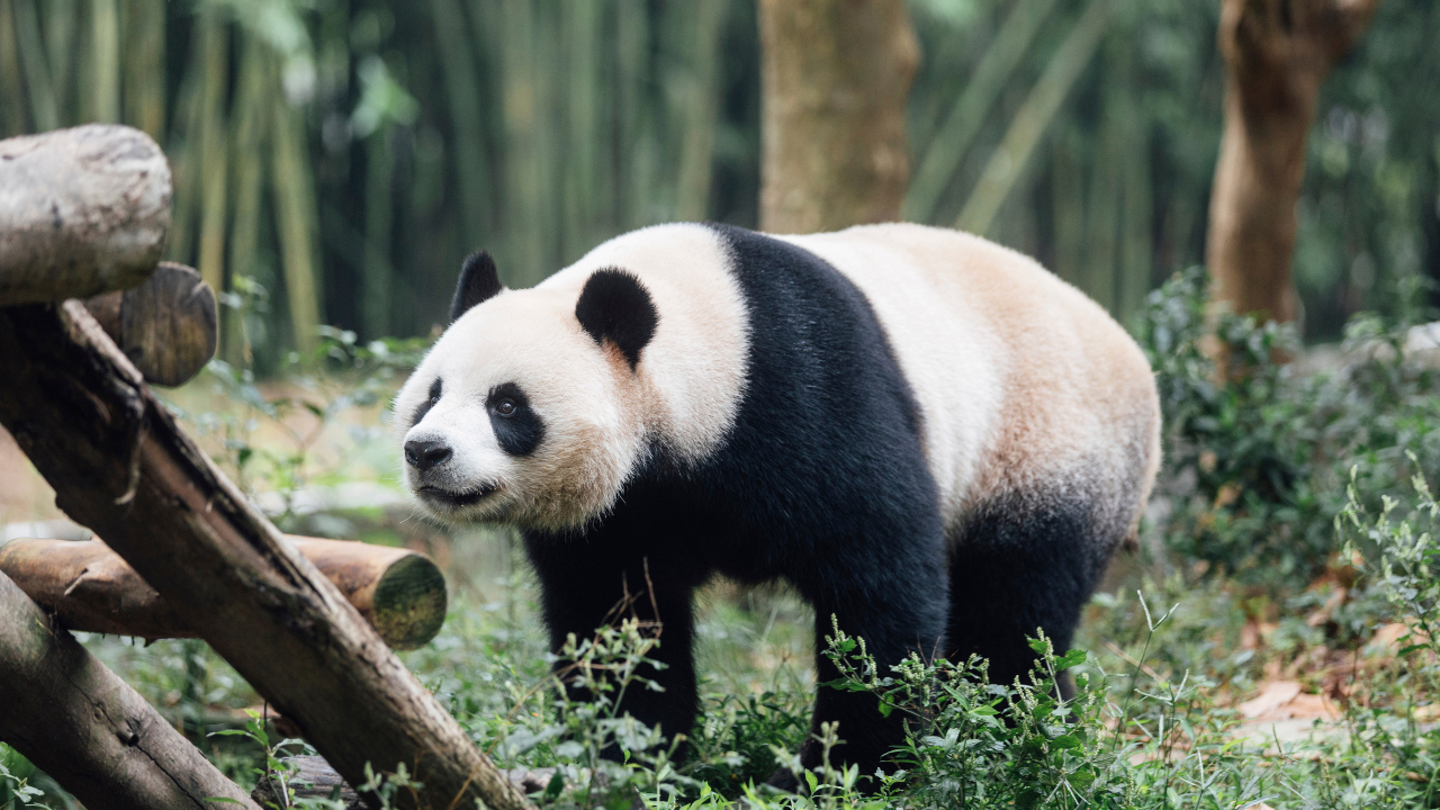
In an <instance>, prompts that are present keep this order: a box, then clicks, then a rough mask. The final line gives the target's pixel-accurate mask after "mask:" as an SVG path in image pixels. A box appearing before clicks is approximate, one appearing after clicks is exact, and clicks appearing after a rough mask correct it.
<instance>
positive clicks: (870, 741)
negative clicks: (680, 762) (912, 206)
mask: <svg viewBox="0 0 1440 810" xmlns="http://www.w3.org/2000/svg"><path fill="white" fill-rule="evenodd" d="M450 314H451V318H452V322H451V324H450V326H449V328H448V329H447V330H446V331H445V332H444V334H443V335H442V336H441V337H440V338H439V340H438V341H437V342H436V343H435V345H434V347H433V348H432V349H431V350H430V352H429V353H428V354H427V355H426V356H425V358H424V360H423V361H422V362H421V363H420V364H419V366H418V367H417V368H416V369H415V371H414V373H413V375H412V376H411V377H410V378H409V380H408V381H407V382H406V384H405V386H404V387H403V389H402V390H401V392H400V393H399V395H398V397H397V399H396V415H397V418H398V420H399V421H400V423H401V426H402V427H403V429H404V438H403V455H404V459H405V465H404V470H405V472H404V476H405V480H406V482H407V484H408V485H409V488H410V489H411V491H412V492H413V494H414V496H415V497H416V499H417V500H418V502H419V504H420V505H421V506H422V507H423V509H424V510H425V511H426V512H428V513H429V514H430V515H432V516H433V517H434V518H437V519H439V520H441V521H445V522H449V523H455V524H468V523H477V522H480V523H501V524H509V525H512V526H515V527H518V528H519V530H520V532H521V533H522V535H523V538H524V547H525V551H526V553H527V555H528V557H529V559H530V562H531V563H532V564H533V566H534V569H535V572H536V574H537V575H538V580H539V585H540V601H541V606H542V609H543V616H544V620H545V623H546V625H547V627H548V630H549V635H550V639H551V644H552V646H553V648H554V650H555V651H556V652H559V651H560V649H561V646H562V645H563V644H564V642H565V639H566V636H567V634H570V633H574V634H576V636H577V637H579V638H582V639H583V638H587V637H589V636H590V635H591V634H593V632H594V631H595V630H596V628H597V627H599V626H601V625H603V624H605V623H606V622H607V621H613V620H614V614H613V612H612V611H613V609H614V608H615V607H616V605H617V604H618V603H620V602H621V601H622V599H625V598H626V596H627V594H630V595H635V594H637V593H643V592H645V591H649V593H645V594H644V595H643V596H641V598H638V599H633V600H632V602H631V605H632V610H633V611H634V612H635V613H636V615H637V616H638V618H641V619H642V620H649V621H656V622H659V623H660V626H661V627H662V628H663V629H662V631H661V632H662V635H661V643H660V645H659V648H658V650H657V652H656V657H658V659H659V660H661V661H662V662H663V663H664V664H665V665H666V666H665V668H663V669H659V670H652V671H649V672H647V673H645V674H646V676H647V677H650V678H652V679H653V680H654V681H656V682H657V683H658V684H659V685H660V686H662V687H663V691H662V690H650V689H631V690H627V691H626V692H625V694H624V699H623V704H622V709H623V710H624V711H627V712H629V713H630V714H631V715H633V716H634V717H635V718H636V719H638V720H640V721H642V722H644V723H647V724H657V723H658V724H659V725H660V726H661V727H662V729H663V731H664V732H665V733H666V734H667V735H676V734H684V733H685V732H687V731H688V730H689V729H690V727H691V725H692V723H693V721H694V720H695V715H696V711H697V692H696V683H695V667H694V664H693V660H692V654H691V647H692V641H693V637H694V618H693V612H692V605H691V597H692V594H693V593H694V592H695V589H696V588H698V587H699V586H701V585H702V584H704V583H705V582H706V581H707V580H710V579H711V578H712V577H714V576H715V575H717V574H718V575H723V576H725V577H729V578H732V579H734V580H738V581H740V582H742V583H759V582H764V581H769V580H776V579H781V580H785V581H787V582H789V583H790V584H791V585H792V586H793V587H794V589H795V590H796V591H798V592H799V593H800V594H801V595H802V596H803V597H804V598H805V599H806V600H808V601H809V602H810V604H811V605H813V606H814V609H815V621H816V629H815V635H816V638H817V640H822V639H823V638H824V636H825V635H826V634H827V633H830V632H831V621H832V616H833V617H834V619H835V621H837V622H838V625H839V627H840V628H841V629H843V630H844V631H845V632H846V633H848V634H851V635H853V636H859V637H863V638H864V639H865V642H866V644H867V646H868V649H869V651H870V652H871V653H872V654H873V655H874V656H875V658H876V660H877V662H878V663H879V664H881V665H882V667H883V666H888V665H893V664H895V663H898V662H899V661H901V660H902V659H904V658H905V657H906V656H908V655H909V654H911V653H919V654H921V655H923V656H927V657H933V656H934V655H936V654H943V655H948V656H958V657H965V656H969V655H970V654H972V653H977V654H979V655H981V656H984V657H986V658H988V659H989V662H990V664H989V673H990V677H991V679H992V681H996V682H1002V683H1009V682H1012V681H1013V679H1015V678H1018V677H1024V676H1025V675H1026V674H1027V673H1028V672H1029V670H1030V668H1031V667H1032V665H1033V663H1034V660H1035V659H1034V653H1033V652H1032V650H1031V649H1030V647H1029V646H1028V644H1027V641H1026V639H1027V636H1034V635H1035V633H1036V630H1037V628H1039V629H1043V630H1044V632H1045V634H1046V635H1047V636H1049V638H1050V639H1052V640H1053V642H1054V645H1055V647H1056V649H1058V650H1064V649H1066V648H1067V647H1068V645H1069V644H1070V642H1071V638H1072V633H1073V631H1074V629H1075V626H1076V623H1077V621H1078V619H1079V615H1080V612H1081V608H1082V606H1083V605H1084V604H1085V603H1086V601H1087V600H1088V598H1089V596H1090V594H1091V591H1092V589H1093V588H1094V587H1095V584H1096V581H1097V579H1098V578H1099V577H1100V575H1101V573H1102V571H1103V569H1104V568H1105V566H1106V564H1107V562H1108V560H1109V558H1110V556H1111V553H1112V552H1113V551H1114V550H1115V548H1116V546H1117V545H1118V544H1119V543H1120V542H1121V541H1122V540H1123V539H1124V538H1126V536H1127V535H1128V534H1130V533H1132V532H1134V531H1135V530H1136V525H1137V521H1138V518H1139V515H1140V512H1141V509H1142V506H1143V504H1144V503H1145V500H1146V498H1147V496H1148V493H1149V490H1150V487H1151V484H1152V482H1153V480H1154V477H1155V471H1156V467H1157V464H1158V462H1159V458H1160V452H1159V423H1160V415H1159V405H1158V399H1157V396H1156V388H1155V383H1154V380H1153V377H1152V374H1151V371H1150V368H1149V367H1148V365H1147V363H1146V360H1145V358H1144V356H1143V354H1142V353H1141V351H1140V349H1139V348H1138V347H1137V346H1136V345H1135V343H1134V342H1133V341H1132V340H1131V339H1130V338H1129V336H1127V335H1126V333H1125V332H1124V330H1122V329H1121V328H1120V327H1119V326H1118V325H1117V324H1116V323H1115V322H1114V321H1113V320H1112V319H1111V318H1110V317H1109V316H1108V315H1107V314H1106V313H1105V311H1104V310H1103V309H1101V308H1100V307H1099V306H1098V305H1096V304H1095V303H1094V302H1092V301H1091V300H1089V299H1088V298H1086V297H1085V296H1084V295H1083V294H1081V293H1080V292H1079V291H1077V290H1076V289H1074V288H1073V287H1071V286H1069V285H1068V284H1066V283H1064V282H1062V281H1061V280H1059V279H1058V278H1056V277H1055V276H1053V275H1051V274H1050V273H1049V272H1047V271H1046V270H1044V269H1043V268H1042V267H1041V266H1040V265H1039V264H1037V263H1036V262H1034V261H1032V260H1031V259H1029V258H1026V257H1025V256H1023V255H1021V254H1019V253H1016V252H1013V251H1011V250H1008V249H1006V248H1003V247H1000V246H998V245H995V244H993V243H991V242H987V241H985V240H983V239H981V238H978V237H976V236H972V235H969V234H965V233H958V232H955V231H949V230H943V229H938V228H930V227H923V226H917V225H907V224H887V225H871V226H860V227H854V228H850V229H848V230H845V231H841V232H838V233H826V234H815V235H806V236H769V235H764V234H760V233H755V232H752V231H749V230H744V229H741V228H737V227H729V226H723V225H711V224H673V225H660V226H654V227H649V228H645V229H643V230H639V231H635V232H632V233H628V234H625V235H622V236H619V237H617V238H615V239H612V240H611V241H608V242H605V243H604V244H602V245H600V246H599V247H596V248H595V249H594V250H592V251H591V252H590V253H588V254H587V255H586V256H585V257H584V258H582V259H580V260H579V261H577V262H576V263H575V264H573V265H571V266H569V267H567V268H565V269H563V270H561V271H559V272H557V273H555V274H554V275H553V276H550V277H549V278H548V279H546V280H545V281H544V282H542V283H541V284H539V285H538V286H536V287H534V288H533V289H528V290H510V289H506V288H504V287H503V286H502V285H501V283H500V280H499V278H498V276H497V271H496V267H495V264H494V262H493V261H492V260H491V259H490V258H489V256H488V255H485V254H476V255H473V256H471V257H470V258H469V259H467V260H466V261H465V263H464V264H463V266H462V269H461V274H460V279H459V284H458V287H457V289H456V292H455V297H454V303H453V305H452V307H451V313H450ZM821 643H822V644H823V642H821ZM563 664H564V662H563V661H562V662H560V664H557V666H563ZM816 668H817V681H818V682H820V683H822V684H823V683H825V682H827V681H831V680H833V679H834V678H835V677H837V672H836V670H835V667H834V666H833V664H832V663H831V662H830V661H829V660H828V659H827V658H826V657H825V656H824V655H820V654H819V653H818V652H817V656H816ZM829 721H839V736H840V737H841V738H842V739H843V740H844V741H845V743H844V745H842V746H840V747H839V748H837V749H836V753H838V756H839V758H840V759H842V760H844V761H845V762H847V763H853V764H858V765H859V766H860V772H861V773H862V774H871V773H874V772H875V769H876V767H877V766H880V765H882V764H883V763H882V761H883V759H884V757H885V755H886V753H887V752H888V750H889V749H891V748H892V747H893V746H895V745H896V744H897V743H899V742H901V741H902V735H903V726H902V725H901V722H902V721H901V720H900V717H899V713H895V714H893V715H892V716H891V717H890V718H888V719H887V718H885V717H882V716H881V714H880V712H879V711H878V710H877V706H876V700H875V698H874V697H872V696H868V695H865V694H859V693H849V692H842V691H839V690H836V689H833V688H829V687H824V686H822V687H819V688H818V694H817V697H816V702H815V710H814V724H815V728H816V729H818V728H819V725H820V724H821V723H824V722H829ZM832 756H834V754H832ZM819 757H820V749H819V748H818V747H817V746H816V745H814V744H813V741H812V743H809V744H807V745H806V746H805V747H804V748H802V751H801V759H802V762H803V764H804V765H805V766H806V767H812V766H815V765H817V764H818V759H819ZM778 781H779V783H781V784H786V783H787V782H786V778H785V777H784V776H783V775H782V776H780V777H779V778H778ZM790 784H793V783H790Z"/></svg>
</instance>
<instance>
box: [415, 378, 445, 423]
mask: <svg viewBox="0 0 1440 810" xmlns="http://www.w3.org/2000/svg"><path fill="white" fill-rule="evenodd" d="M439 401H440V378H439V377H436V378H435V382H433V383H430V398H429V399H427V400H425V401H424V402H422V403H420V407H418V408H416V409H415V413H414V414H413V415H412V416H411V417H410V427H415V426H416V425H418V424H420V420H421V419H424V418H425V414H427V413H429V412H430V409H431V408H433V407H435V403H437V402H439Z"/></svg>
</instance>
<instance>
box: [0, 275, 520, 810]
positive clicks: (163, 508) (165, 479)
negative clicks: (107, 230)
mask: <svg viewBox="0 0 1440 810" xmlns="http://www.w3.org/2000/svg"><path fill="white" fill-rule="evenodd" d="M0 379H4V380H5V381H6V384H5V386H4V387H3V389H0V422H3V423H4V425H5V426H6V427H7V428H9V430H10V433H11V434H12V435H13V436H14V437H15V441H16V442H17V443H18V444H19V445H20V447H21V448H22V449H23V450H24V451H25V452H26V454H27V455H29V456H30V460H31V461H32V462H34V464H35V467H36V468H37V469H38V470H39V471H40V473H41V474H42V475H44V476H45V478H46V480H47V481H49V482H50V485H51V486H52V487H54V488H55V492H56V498H55V502H56V505H57V506H59V507H60V508H61V509H63V510H64V511H65V512H66V513H67V514H68V515H70V516H71V517H72V518H74V519H75V520H77V521H78V522H80V523H82V524H84V525H86V526H89V527H90V528H91V529H93V530H95V531H96V532H97V533H99V534H100V535H101V536H103V537H104V538H105V539H106V542H107V543H108V544H109V545H110V547H111V548H113V549H114V550H115V551H116V552H117V553H119V554H120V556H122V557H124V558H125V560H126V561H127V562H129V563H130V565H131V566H133V567H134V569H135V571H136V573H138V574H140V576H142V577H143V578H144V579H145V581H146V582H148V583H150V584H151V585H152V586H154V588H155V589H156V590H157V591H158V592H159V593H160V594H161V595H163V596H164V597H165V598H166V599H169V600H172V601H173V602H174V603H175V604H178V605H184V606H185V608H186V611H187V616H188V617H189V618H190V620H191V621H192V622H193V623H194V626H195V629H196V631H197V632H198V633H199V634H200V636H201V637H202V638H204V639H205V640H206V641H207V642H209V643H210V646H211V647H213V648H214V649H215V651H216V652H218V653H219V654H220V655H221V656H222V657H223V658H225V660H227V661H229V662H230V664H231V665H232V666H234V667H235V669H236V670H237V671H239V673H240V674H241V675H242V676H243V677H244V678H245V679H246V680H247V681H249V682H250V684H251V685H252V686H254V687H255V689H256V691H258V692H259V693H260V694H261V695H262V696H264V697H265V698H266V700H268V701H270V702H271V703H272V704H274V705H275V706H276V708H278V709H279V710H280V711H281V713H283V714H284V715H285V716H286V717H287V718H289V719H291V720H293V721H294V722H295V724H296V725H297V726H298V728H299V729H300V731H301V733H302V734H303V735H304V736H305V737H306V739H308V740H309V741H310V742H311V743H313V744H314V745H315V747H316V748H317V749H318V750H319V752H320V753H321V755H323V756H324V757H325V758H326V759H327V760H329V761H330V762H331V763H332V764H333V765H335V767H336V769H337V770H338V771H339V772H340V773H341V774H342V775H343V776H344V777H345V778H346V779H347V780H349V781H350V783H351V784H362V783H363V781H364V772H365V766H366V765H367V764H370V765H372V766H373V767H374V768H375V770H376V771H377V772H390V771H393V770H394V769H395V768H396V767H397V766H398V765H400V764H401V763H403V764H404V765H405V766H406V768H407V769H408V770H409V771H410V773H411V774H412V775H413V776H414V777H415V778H416V779H418V780H419V781H421V782H423V783H424V788H423V789H421V790H418V791H415V792H410V791H401V792H400V793H399V794H398V795H397V797H396V799H397V801H398V802H399V803H400V805H401V806H403V807H419V808H450V807H460V806H465V807H469V806H473V804H474V802H475V801H477V800H478V801H480V802H482V803H484V804H485V805H486V806H488V807H490V808H495V809H496V810H507V809H508V808H527V807H529V806H530V805H529V802H528V801H527V800H526V799H525V796H524V795H523V794H521V793H520V792H518V791H517V790H516V789H515V788H514V787H513V786H512V785H511V784H510V782H509V781H508V780H507V779H506V778H505V776H504V774H502V773H500V772H499V771H497V770H496V768H495V767H494V765H493V764H492V763H491V762H490V761H489V760H488V759H487V758H486V757H485V756H484V755H483V754H481V753H480V751H479V750H477V749H476V747H475V745H474V743H472V742H471V741H470V738H469V737H468V736H467V735H466V733H465V731H464V730H463V729H461V728H460V726H459V724H457V723H456V722H455V720H454V719H453V718H452V717H450V716H449V715H448V714H447V713H446V712H445V710H444V709H443V708H442V707H441V706H440V704H439V703H438V702H437V701H436V700H435V698H434V696H432V695H431V694H430V693H429V692H428V691H427V690H426V689H425V688H424V687H423V686H422V685H421V684H420V682H419V681H418V680H416V678H415V676H414V675H412V674H411V673H410V672H409V671H408V670H406V669H405V667H404V665H402V664H401V663H400V661H399V659H398V658H396V657H395V654H394V653H393V652H391V650H390V648H389V647H387V646H386V645H385V643H384V641H382V640H381V638H380V637H379V636H378V635H376V633H375V631H374V630H372V629H371V628H370V627H369V626H368V625H367V624H365V622H364V621H363V620H362V619H361V617H360V614H359V613H358V612H357V611H356V610H355V609H354V608H353V607H352V606H351V605H350V604H349V603H348V602H347V601H345V598H344V597H343V596H342V595H341V594H340V592H339V591H338V590H337V589H336V588H335V586H334V585H332V584H331V583H330V582H329V581H328V580H326V579H325V578H324V577H323V576H322V575H321V574H320V572H319V571H317V570H316V569H315V567H314V566H313V565H312V564H311V563H310V562H309V561H307V560H306V559H305V558H303V557H301V556H300V555H299V554H297V553H296V552H295V550H294V549H293V548H292V547H291V546H290V544H289V543H287V542H285V541H284V540H283V539H282V538H281V536H280V533H279V532H278V531H276V529H275V527H274V526H272V525H270V523H269V522H268V521H266V520H265V518H264V517H262V516H261V515H260V514H259V513H258V512H256V511H255V509H254V508H253V507H251V506H250V504H249V503H248V502H247V501H246V500H245V497H244V496H243V495H242V494H241V493H240V492H239V490H237V489H236V488H235V486H234V485H233V484H231V483H230V482H229V481H228V480H226V478H225V477H224V476H223V475H222V474H221V473H220V472H219V470H217V469H216V468H215V466H214V465H213V464H212V463H211V462H210V460H209V459H208V458H207V457H206V456H205V454H204V453H202V452H201V451H200V450H199V448H197V447H196V446H195V445H194V443H193V442H191V441H190V440H189V439H188V438H187V437H186V436H185V435H184V434H183V433H182V432H181V431H180V430H179V428H178V427H177V426H176V425H175V422H174V419H173V417H171V415H170V413H169V412H168V411H167V410H166V409H165V407H164V406H162V405H161V404H160V403H159V402H158V401H157V400H156V399H155V397H154V395H153V394H151V393H150V391H149V389H147V388H146V387H145V385H144V383H143V382H142V381H141V379H140V376H139V374H138V373H137V372H136V371H135V369H134V367H133V366H132V365H131V364H130V363H129V361H128V360H126V359H125V357H124V356H123V355H121V354H120V353H119V351H118V350H117V349H116V348H115V346H114V344H113V343H111V342H110V340H109V338H107V337H105V334H104V332H103V331H101V329H100V326H99V325H98V324H96V323H95V320H94V319H93V318H92V317H90V315H89V313H88V312H86V310H85V308H84V307H83V306H82V305H81V304H80V303H79V302H77V301H70V302H66V303H65V304H63V305H61V306H58V307H57V306H52V305H36V306H24V307H9V308H5V309H0ZM282 664H283V665H282Z"/></svg>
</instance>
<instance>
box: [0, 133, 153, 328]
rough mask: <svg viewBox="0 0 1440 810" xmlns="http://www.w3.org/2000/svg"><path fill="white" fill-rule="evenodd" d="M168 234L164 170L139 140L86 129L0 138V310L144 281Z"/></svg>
mask: <svg viewBox="0 0 1440 810" xmlns="http://www.w3.org/2000/svg"><path fill="white" fill-rule="evenodd" d="M169 227H170V164H169V163H167V162H166V160H165V154H164V153H163V152H161V151H160V147H159V146H157V145H156V144H155V141H153V140H151V139H150V136H149V135H146V134H145V133H143V132H141V131H140V130H138V129H132V128H131V127H124V126H114V125H109V124H90V125H87V126H83V127H75V128H74V129H61V130H56V131H54V132H46V133H44V134H41V135H27V136H24V137H20V138H9V139H7V140H4V141H0V306H3V305H7V304H21V303H27V302H37V301H60V300H63V299H66V298H87V297H89V296H92V295H98V294H100V293H103V292H107V291H109V290H123V289H127V288H129V287H134V286H135V285H137V284H139V283H140V282H142V281H144V280H145V279H146V278H147V277H148V276H149V275H150V272H151V271H152V270H154V269H155V265H156V263H157V262H159V261H160V253H161V251H162V250H163V249H164V247H165V232H166V230H168V229H169Z"/></svg>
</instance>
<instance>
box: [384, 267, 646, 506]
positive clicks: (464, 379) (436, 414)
mask: <svg viewBox="0 0 1440 810" xmlns="http://www.w3.org/2000/svg"><path fill="white" fill-rule="evenodd" d="M451 321H452V322H451V325H450V327H449V328H448V329H447V330H446V331H445V333H444V334H443V335H442V336H441V337H440V339H439V341H437V342H436V344H435V346H434V348H432V349H431V350H430V352H429V353H428V354H427V355H426V357H425V359H424V361H423V362H421V364H420V366H419V367H418V368H417V369H416V370H415V373H414V374H413V375H412V376H411V377H410V379H409V380H408V381H407V382H406V384H405V386H404V388H402V389H401V391H400V394H399V396H398V397H397V398H396V402H395V408H396V419H397V422H398V423H399V425H400V427H401V429H402V430H403V431H404V438H403V439H402V442H403V447H402V452H403V454H404V469H405V474H404V475H405V481H406V483H407V484H408V486H409V487H410V490H411V492H412V493H414V495H415V497H416V500H417V501H418V502H419V504H420V505H421V506H422V508H423V509H424V510H425V511H427V512H428V513H430V514H431V515H432V516H434V517H436V518H438V519H440V520H442V521H445V522H449V523H474V522H500V523H509V524H514V525H519V526H522V527H527V528H538V529H545V530H551V531H562V530H566V529H573V528H579V527H582V526H583V525H584V524H585V523H587V522H588V521H590V520H592V519H594V518H595V517H598V516H600V515H602V514H604V513H605V512H606V511H607V510H609V509H610V507H611V506H612V505H613V504H614V502H615V498H616V497H617V495H618V494H619V492H620V488H621V486H622V485H623V484H624V481H625V479H626V477H627V476H628V474H629V473H630V470H631V469H632V467H633V466H634V465H635V463H636V461H637V459H638V458H639V457H640V456H641V455H642V453H643V452H644V446H645V425H644V421H645V420H644V418H643V416H642V415H641V414H640V413H638V410H637V406H636V405H635V404H634V403H636V402H637V400H638V399H641V398H643V397H639V395H638V381H637V377H638V371H639V369H640V364H641V362H642V359H643V357H644V352H645V348H646V346H647V344H649V343H650V340H651V338H652V337H653V336H654V334H655V330H656V328H657V326H658V324H659V315H658V313H657V311H656V308H655V306H654V303H653V302H652V300H651V297H650V295H649V293H648V292H647V291H646V289H645V287H644V286H643V285H642V284H641V283H640V281H639V280H638V279H637V278H636V277H635V276H633V275H631V274H629V273H626V272H624V271H623V270H618V269H611V268H607V269H599V270H596V271H594V272H593V273H590V274H589V275H588V277H587V278H586V279H585V281H584V284H583V287H581V289H580V290H579V293H578V295H577V293H576V291H575V289H574V288H573V287H569V288H551V287H540V288H535V289H529V290H508V289H505V288H504V287H503V286H502V285H501V283H500V280H499V277H498V276H497V274H496V269H495V263H494V262H493V261H492V260H491V258H490V257H489V255H487V254H485V253H477V254H475V255H472V256H470V257H469V258H468V259H466V260H465V263H464V265H463V267H462V268H461V272H460V281H459V285H458V287H457V289H456V291H455V299H454V303H453V304H452V305H451Z"/></svg>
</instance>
